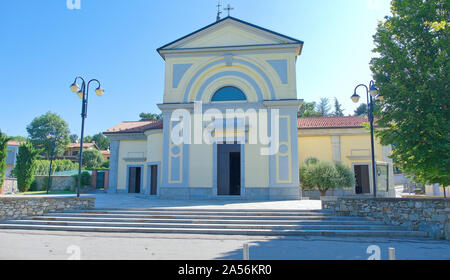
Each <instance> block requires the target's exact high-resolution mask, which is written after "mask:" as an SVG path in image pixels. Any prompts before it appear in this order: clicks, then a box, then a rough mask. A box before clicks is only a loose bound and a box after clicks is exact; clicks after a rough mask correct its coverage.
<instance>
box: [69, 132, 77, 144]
mask: <svg viewBox="0 0 450 280" xmlns="http://www.w3.org/2000/svg"><path fill="white" fill-rule="evenodd" d="M69 139H70V143H78V135H76V134H70V136H69Z"/></svg>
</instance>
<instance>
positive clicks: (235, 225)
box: [0, 208, 427, 237]
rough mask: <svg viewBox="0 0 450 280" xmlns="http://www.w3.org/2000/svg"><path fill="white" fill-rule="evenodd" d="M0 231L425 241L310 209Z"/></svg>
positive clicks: (36, 224) (132, 214) (188, 213)
mask: <svg viewBox="0 0 450 280" xmlns="http://www.w3.org/2000/svg"><path fill="white" fill-rule="evenodd" d="M0 229H15V230H48V231H79V232H122V233H171V234H175V233H178V234H222V235H259V236H285V235H286V236H287V235H290V236H385V237H426V236H427V234H426V233H424V232H420V231H409V230H406V229H404V228H402V227H398V226H390V225H385V224H383V223H382V222H379V221H371V220H369V219H366V218H362V217H341V216H333V215H332V214H331V213H330V212H327V211H320V210H312V211H299V210H255V209H249V210H245V209H244V210H230V209H227V210H222V209H207V208H202V209H96V210H84V211H72V212H63V213H51V214H46V215H42V216H36V217H27V218H24V219H21V220H10V221H4V222H2V223H0Z"/></svg>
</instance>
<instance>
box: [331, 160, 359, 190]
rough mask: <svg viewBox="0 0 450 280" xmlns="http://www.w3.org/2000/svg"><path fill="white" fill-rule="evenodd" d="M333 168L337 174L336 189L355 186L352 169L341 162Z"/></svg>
mask: <svg viewBox="0 0 450 280" xmlns="http://www.w3.org/2000/svg"><path fill="white" fill-rule="evenodd" d="M334 167H335V168H336V172H337V174H338V182H337V184H338V187H354V186H355V174H354V173H353V171H352V169H351V168H350V167H348V166H346V165H344V164H342V163H341V162H335V163H334Z"/></svg>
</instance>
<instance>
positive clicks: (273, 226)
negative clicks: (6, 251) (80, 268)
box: [10, 220, 398, 230]
mask: <svg viewBox="0 0 450 280" xmlns="http://www.w3.org/2000/svg"><path fill="white" fill-rule="evenodd" d="M10 224H15V225H21V224H22V225H23V224H25V225H26V224H30V225H59V226H90V227H144V228H168V227H171V228H211V229H280V230H281V229H289V230H302V229H303V230H310V229H311V230H313V229H332V230H335V229H336V230H346V229H361V230H398V227H395V226H389V225H384V224H375V225H373V224H367V223H366V224H357V225H342V224H336V225H330V224H315V225H311V224H309V225H305V224H299V223H292V224H283V225H279V224H278V225H277V224H272V223H266V224H245V223H232V224H231V223H229V224H223V223H220V222H217V223H198V222H195V221H194V222H190V223H145V222H98V221H96V222H93V221H67V220H59V221H49V220H17V221H12V222H10Z"/></svg>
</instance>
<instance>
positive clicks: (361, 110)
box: [355, 103, 368, 116]
mask: <svg viewBox="0 0 450 280" xmlns="http://www.w3.org/2000/svg"><path fill="white" fill-rule="evenodd" d="M367 112H368V111H367V104H366V103H361V104H360V105H359V106H358V108H356V110H355V116H367Z"/></svg>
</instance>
